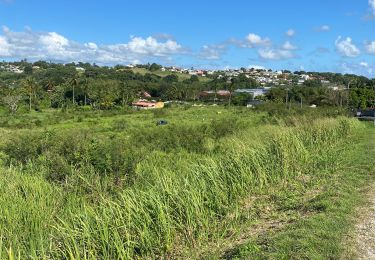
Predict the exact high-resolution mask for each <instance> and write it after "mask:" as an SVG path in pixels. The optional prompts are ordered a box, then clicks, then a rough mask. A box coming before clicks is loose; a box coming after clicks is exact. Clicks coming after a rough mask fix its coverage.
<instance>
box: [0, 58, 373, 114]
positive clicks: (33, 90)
mask: <svg viewBox="0 0 375 260" xmlns="http://www.w3.org/2000/svg"><path fill="white" fill-rule="evenodd" d="M10 65H12V66H17V67H19V68H22V70H23V73H14V72H9V71H7V70H6V69H5V67H6V66H10ZM138 67H139V68H142V69H145V70H146V73H144V74H141V73H137V72H136V71H134V70H132V69H131V68H128V67H125V66H120V65H117V66H114V67H106V66H97V65H95V64H89V63H70V64H58V63H49V62H45V61H38V62H34V63H29V62H27V61H25V60H23V61H20V62H12V63H5V62H3V63H0V68H2V69H0V98H1V104H2V105H3V107H5V108H7V109H8V110H9V111H10V112H11V113H15V112H16V111H17V110H18V109H19V108H20V107H23V108H24V109H27V110H29V111H32V110H41V109H44V108H68V107H75V106H90V107H91V108H94V109H112V108H114V107H126V106H128V105H129V104H130V103H131V102H132V101H133V100H135V99H137V98H138V97H139V93H141V92H145V91H146V92H148V93H150V95H151V96H152V97H153V99H156V100H164V101H166V100H180V101H197V100H199V97H200V93H201V92H202V91H204V90H213V91H215V92H217V91H218V90H229V91H230V92H231V93H233V91H234V90H236V89H239V88H242V89H243V88H257V87H259V84H258V83H257V82H256V80H255V79H253V78H251V77H248V76H247V75H245V74H243V73H242V74H240V75H239V76H238V77H226V76H221V77H218V76H217V75H214V76H212V77H211V78H210V79H209V80H202V78H201V77H198V76H195V75H193V76H191V77H190V78H186V77H185V79H182V78H181V77H179V75H178V74H177V73H169V74H168V75H166V76H159V75H157V74H155V73H154V72H155V71H158V70H160V68H161V66H160V65H158V64H146V65H138ZM77 68H78V69H77ZM298 73H308V74H309V75H311V76H313V77H314V78H315V79H314V80H307V81H305V83H304V84H303V85H301V86H299V85H297V84H294V83H295V82H294V81H293V84H292V85H288V86H279V87H274V88H272V89H271V90H270V92H269V93H268V94H267V95H266V96H265V97H262V99H264V100H270V101H273V102H300V103H301V104H316V105H327V106H345V107H347V106H350V107H352V108H367V107H374V105H375V80H374V79H372V80H371V79H368V78H365V77H362V76H356V75H341V74H337V73H313V72H295V73H292V74H290V75H291V77H293V78H295V77H296V75H298ZM321 79H325V80H329V81H330V82H331V84H335V85H340V86H342V88H341V90H340V91H337V90H334V89H332V88H329V87H327V86H324V85H323V84H322V83H321ZM228 99H229V100H228V101H225V102H228V104H234V105H243V104H244V103H246V102H248V101H249V100H250V99H252V97H249V96H239V97H238V96H237V97H232V95H231V96H230V97H229V98H228ZM232 99H233V100H232Z"/></svg>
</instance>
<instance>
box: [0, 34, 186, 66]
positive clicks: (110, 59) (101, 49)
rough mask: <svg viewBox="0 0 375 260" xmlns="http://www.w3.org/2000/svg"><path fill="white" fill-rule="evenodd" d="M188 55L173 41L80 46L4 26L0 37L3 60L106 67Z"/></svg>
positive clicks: (139, 40)
mask: <svg viewBox="0 0 375 260" xmlns="http://www.w3.org/2000/svg"><path fill="white" fill-rule="evenodd" d="M181 53H184V49H183V47H182V46H181V45H180V44H178V43H177V42H176V41H173V40H171V39H167V40H160V41H159V40H157V39H156V38H154V37H147V38H142V37H131V38H130V41H129V42H127V43H120V44H113V45H98V44H96V43H93V42H88V43H78V42H75V41H72V40H69V39H67V38H66V37H64V36H62V35H60V34H58V33H56V32H34V31H32V30H31V29H29V28H26V29H25V31H24V32H13V31H11V30H10V29H9V28H7V27H3V35H0V58H9V57H11V58H15V59H17V58H18V59H20V58H28V59H30V60H36V59H44V60H53V61H61V62H70V61H83V62H95V63H104V64H114V63H129V62H133V61H135V60H136V61H141V60H146V59H147V61H148V60H149V59H151V58H160V57H163V58H165V59H167V58H170V57H171V56H173V55H176V54H181Z"/></svg>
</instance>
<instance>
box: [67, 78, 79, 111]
mask: <svg viewBox="0 0 375 260" xmlns="http://www.w3.org/2000/svg"><path fill="white" fill-rule="evenodd" d="M69 85H70V86H72V103H73V106H74V105H75V88H76V87H77V86H78V85H79V77H78V76H77V75H74V76H73V77H72V78H71V79H70V80H69Z"/></svg>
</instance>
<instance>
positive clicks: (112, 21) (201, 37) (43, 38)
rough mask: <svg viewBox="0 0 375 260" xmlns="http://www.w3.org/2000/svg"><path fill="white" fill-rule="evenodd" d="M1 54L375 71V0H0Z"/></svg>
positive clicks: (372, 74) (113, 61)
mask: <svg viewBox="0 0 375 260" xmlns="http://www.w3.org/2000/svg"><path fill="white" fill-rule="evenodd" d="M0 25H1V26H2V28H1V31H0V59H3V60H18V59H23V58H27V59H28V60H31V61H34V60H47V61H55V62H71V61H84V62H90V63H94V62H95V63H97V64H103V65H114V64H130V63H147V62H158V63H161V64H164V65H177V66H184V67H195V68H208V69H210V68H228V67H231V68H236V67H265V68H271V69H290V70H308V71H333V72H342V73H356V74H361V75H365V76H369V77H375V0H305V1H300V0H284V1H279V0H266V1H248V0H232V1H227V3H225V1H213V0H206V1H196V0H192V1H180V0H174V1H173V0H163V1H151V0H138V1H130V0H129V1H127V0H123V1H121V0H106V1H92V0H91V1H89V0H75V1H73V0H64V1H50V0H0Z"/></svg>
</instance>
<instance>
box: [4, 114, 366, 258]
mask: <svg viewBox="0 0 375 260" xmlns="http://www.w3.org/2000/svg"><path fill="white" fill-rule="evenodd" d="M161 118H163V119H166V120H168V122H169V124H168V125H166V126H156V121H157V120H158V119H161ZM1 122H2V126H3V127H2V128H1V130H0V135H1V142H0V163H1V174H0V187H1V188H2V189H1V194H0V206H1V207H0V232H1V237H0V258H1V259H6V258H8V257H9V258H11V259H12V258H13V259H14V258H20V259H40V258H41V259H132V258H158V257H173V258H178V257H193V258H201V257H210V255H211V256H212V255H213V253H212V252H211V253H212V254H211V253H210V250H209V249H206V248H207V247H208V245H214V246H217V245H218V243H220V241H223V240H224V241H225V239H226V238H230V237H233V234H235V233H236V230H237V231H239V229H240V227H241V223H248V222H249V221H251V223H260V225H261V226H262V225H263V226H262V229H267V225H266V224H265V221H264V216H265V215H266V217H267V216H268V217H270V215H272V214H273V213H275V214H276V213H277V212H279V211H273V209H272V207H271V206H272V205H275V204H272V203H269V204H268V203H267V200H262V199H261V198H262V195H265V194H267V196H268V195H272V192H271V191H275V194H274V197H272V196H271V198H274V200H273V203H275V201H276V202H277V201H278V200H280V203H279V205H284V206H285V205H286V204H287V203H286V202H288V201H289V199H290V197H289V195H290V196H292V195H293V196H301V198H304V194H305V193H306V192H308V191H310V190H309V189H311V187H312V186H311V185H310V184H309V183H310V182H309V181H310V180H315V176H318V174H319V173H322V172H323V173H324V174H320V175H319V179H321V181H322V183H325V184H327V183H330V182H329V180H330V178H331V177H332V176H333V173H334V171H335V169H337V167H338V164H339V163H340V160H338V158H341V156H342V155H343V154H345V151H348V150H350V149H352V148H351V147H352V145H353V142H354V140H355V136H358V135H359V134H360V133H361V131H363V129H364V126H363V125H361V124H360V123H359V122H357V121H355V120H353V119H349V118H345V117H335V118H333V117H323V116H317V115H316V114H314V116H297V117H293V118H290V117H289V118H287V117H284V118H276V117H270V116H269V115H268V114H265V113H256V112H252V111H249V110H245V109H229V108H220V107H210V108H209V107H204V108H190V109H182V108H181V109H166V110H157V111H144V112H127V113H123V114H122V113H114V114H111V113H109V112H103V114H91V112H90V113H85V112H84V111H83V112H76V114H75V115H73V114H72V113H68V112H65V113H60V112H58V113H57V114H53V113H48V112H45V113H41V114H31V115H27V116H22V115H21V116H17V117H14V118H11V117H2V118H1ZM314 185H316V186H314V188H316V187H318V186H319V185H317V183H316V182H314ZM289 191H290V194H289V193H288V192H289ZM316 192H317V194H318V193H319V190H317V191H316ZM284 193H285V194H289V195H288V196H285V197H284V198H283V196H281V195H280V194H284ZM291 194H292V195H291ZM267 198H268V199H269V198H270V197H267ZM256 201H258V202H259V201H261V202H260V203H258V202H257V203H255V202H256ZM276 204H277V203H276ZM289 206H290V208H288V210H289V211H290V212H294V213H295V214H294V215H293V214H292V215H293V217H294V220H295V219H298V217H301V215H299V213H300V208H298V207H296V208H293V203H292V204H291V205H289ZM267 207H271V208H270V209H269V212H268V213H267V212H265V211H267ZM244 208H245V209H247V213H248V214H246V215H244V214H243V212H244V211H243V210H244ZM320 210H324V209H322V207H321V205H315V207H313V206H312V207H311V208H309V209H308V210H306V212H307V213H306V212H305V213H306V214H302V215H303V217H306V216H310V214H311V215H314V214H315V213H316V212H318V211H320ZM297 213H298V214H297ZM267 214H268V215H267ZM273 217H274V218H275V219H277V218H281V217H280V216H279V215H277V216H276V217H275V216H274V215H273ZM289 220H290V219H289ZM290 221H293V218H291V220H290ZM262 223H263V224H262ZM258 228H259V227H258ZM254 230H256V227H254ZM250 233H251V232H250ZM243 239H245V238H243ZM246 239H250V237H247V238H246ZM229 249H230V248H228V250H229ZM234 249H236V247H234ZM253 249H254V250H255V251H254V250H253ZM236 250H237V251H233V252H230V250H229V251H228V252H217V254H218V255H217V257H219V256H220V254H221V253H223V254H228V255H227V256H228V257H229V258H230V257H241V250H243V248H242V247H238V249H236ZM238 250H239V251H238ZM245 251H246V252H247V251H250V253H251V254H252V253H254V252H255V253H257V252H258V253H259V252H260V251H261V250H260V248H258V247H257V246H256V245H254V248H253V247H250V249H249V248H247V249H246V250H245ZM253 251H254V252H253ZM247 253H248V252H247ZM259 255H261V254H260V253H259ZM283 256H284V257H285V255H283Z"/></svg>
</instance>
